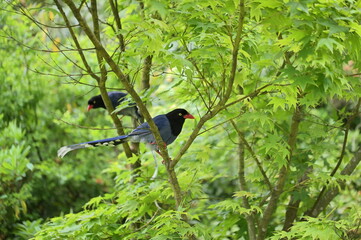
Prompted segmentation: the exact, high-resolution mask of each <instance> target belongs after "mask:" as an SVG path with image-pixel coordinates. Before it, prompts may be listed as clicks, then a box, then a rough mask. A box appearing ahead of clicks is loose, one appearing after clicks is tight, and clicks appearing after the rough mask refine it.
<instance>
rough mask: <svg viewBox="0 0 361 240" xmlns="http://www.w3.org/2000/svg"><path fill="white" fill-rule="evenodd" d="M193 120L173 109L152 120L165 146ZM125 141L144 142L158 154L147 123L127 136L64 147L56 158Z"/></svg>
mask: <svg viewBox="0 0 361 240" xmlns="http://www.w3.org/2000/svg"><path fill="white" fill-rule="evenodd" d="M187 118H188V119H194V117H193V115H191V114H190V113H188V112H187V110H185V109H181V108H178V109H175V110H173V111H171V112H169V113H167V114H161V115H158V116H156V117H154V118H153V121H154V123H155V125H156V126H157V127H158V130H159V133H160V136H161V137H162V140H163V142H164V143H165V144H166V145H169V144H171V143H172V142H174V140H176V138H177V137H178V135H179V134H180V133H181V131H182V128H183V124H184V122H185V120H186V119H187ZM126 141H130V142H144V143H146V144H147V145H148V146H149V147H150V148H151V149H152V150H156V151H157V152H158V153H159V148H158V146H157V145H156V141H155V138H154V135H153V134H152V131H151V130H150V127H149V124H148V123H147V122H144V123H142V124H141V125H139V126H138V127H137V128H136V129H134V130H133V131H132V132H131V133H129V134H128V135H122V136H117V137H113V138H107V139H101V140H96V141H90V142H84V143H78V144H74V145H69V146H64V147H61V148H60V149H59V150H58V156H59V157H61V158H62V157H64V156H65V155H66V154H67V153H68V152H70V151H73V150H75V149H81V148H88V147H99V146H116V145H119V144H122V143H124V142H126Z"/></svg>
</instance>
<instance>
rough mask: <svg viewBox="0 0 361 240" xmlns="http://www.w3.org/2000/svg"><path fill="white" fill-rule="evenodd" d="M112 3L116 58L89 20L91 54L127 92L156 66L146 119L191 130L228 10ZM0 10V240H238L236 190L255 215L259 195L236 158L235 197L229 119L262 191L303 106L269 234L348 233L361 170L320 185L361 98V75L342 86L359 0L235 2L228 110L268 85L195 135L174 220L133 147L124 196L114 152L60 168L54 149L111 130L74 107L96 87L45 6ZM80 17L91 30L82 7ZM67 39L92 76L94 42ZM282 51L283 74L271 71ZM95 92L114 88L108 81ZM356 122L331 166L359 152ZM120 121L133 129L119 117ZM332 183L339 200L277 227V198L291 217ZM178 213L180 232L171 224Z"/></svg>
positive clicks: (72, 159) (94, 153)
mask: <svg viewBox="0 0 361 240" xmlns="http://www.w3.org/2000/svg"><path fill="white" fill-rule="evenodd" d="M140 3H143V4H145V10H144V9H143V10H144V11H143V10H142V11H140V8H139V4H140ZM118 4H119V8H120V9H121V11H120V16H121V17H122V18H123V22H122V23H123V30H122V31H121V34H123V35H124V36H127V37H128V40H129V43H128V46H127V48H128V49H127V51H125V52H121V53H120V52H119V51H117V48H118V45H117V43H116V40H115V39H116V38H117V36H116V33H115V32H114V31H113V29H112V27H111V26H110V25H109V24H108V25H107V24H102V29H101V34H102V38H103V40H104V43H103V44H104V45H105V46H106V47H107V50H108V51H109V52H114V55H113V56H112V57H113V58H114V59H116V60H117V62H118V63H119V65H120V66H122V69H124V71H125V72H126V73H127V74H128V75H129V76H130V80H131V81H132V82H133V83H134V86H135V88H136V89H138V90H139V91H140V89H141V83H140V82H141V79H140V78H141V74H140V72H141V70H142V61H143V59H144V57H146V56H148V55H153V63H152V71H151V73H152V75H151V88H150V91H148V92H144V93H142V96H143V99H144V101H146V103H147V106H148V109H149V110H150V113H151V114H152V116H155V115H157V114H161V113H166V112H168V111H169V110H170V109H173V108H176V107H182V108H186V109H187V110H188V111H189V112H190V113H192V114H193V115H194V116H195V117H196V118H198V119H199V118H200V116H202V115H203V114H204V113H206V112H207V108H206V106H207V103H208V104H211V103H212V99H217V97H218V95H217V94H218V93H217V92H216V91H213V90H212V89H209V88H207V87H205V86H206V84H204V82H202V81H203V80H204V79H203V77H205V78H206V79H209V81H211V82H212V83H213V84H214V85H213V86H215V88H216V89H217V87H219V88H220V87H221V86H222V85H224V82H223V81H222V80H223V79H225V78H227V77H229V73H228V72H227V71H229V69H230V63H231V46H232V44H231V43H230V41H229V39H228V38H227V31H230V32H231V34H232V31H234V30H235V29H234V28H235V26H236V24H237V14H236V13H237V4H236V3H235V1H212V2H210V1H195V2H194V1H186V0H184V1H179V2H178V3H175V2H173V1H165V0H164V1H150V0H149V1H142V2H137V1H118ZM98 5H99V12H100V13H101V14H100V15H101V17H100V18H101V19H102V20H104V21H106V22H112V21H113V20H114V19H113V16H112V14H111V10H110V7H109V6H108V4H107V3H105V2H104V3H103V2H101V1H99V3H98ZM0 6H1V14H0V29H1V32H0V36H1V37H0V57H1V62H0V64H1V65H0V96H1V98H0V99H1V104H0V126H1V128H0V129H1V130H0V134H1V135H0V136H1V138H0V148H1V152H0V239H29V238H31V237H34V236H35V239H103V238H106V239H110V238H114V239H182V238H185V237H189V236H191V235H193V236H197V237H199V238H200V239H248V238H247V236H248V232H247V223H246V220H245V218H244V216H245V215H246V214H247V213H245V212H246V211H247V210H246V209H244V208H243V207H242V205H241V197H242V196H244V194H246V195H247V198H248V199H249V201H250V204H251V207H252V209H253V211H254V212H255V213H256V215H257V216H262V212H263V211H264V206H265V204H266V201H267V196H269V189H268V188H267V184H266V183H265V180H264V179H263V176H262V174H261V173H260V172H259V171H258V168H257V164H256V162H255V161H254V159H253V156H252V154H251V153H250V152H247V151H245V152H246V153H245V163H246V169H245V173H246V180H247V184H248V188H249V190H248V191H249V192H247V193H244V192H242V191H240V188H239V179H238V178H239V176H238V174H239V172H238V162H239V159H238V158H239V142H240V139H239V136H238V135H237V131H235V129H234V128H233V127H232V124H231V123H230V122H229V120H230V119H234V121H235V122H236V125H237V126H238V127H239V129H241V131H242V132H243V133H244V137H245V139H246V140H247V142H248V144H249V145H250V146H251V147H252V149H253V151H254V152H255V153H256V155H257V156H258V157H259V158H260V159H261V161H262V165H263V167H264V169H266V173H267V175H268V176H269V179H270V181H271V182H272V183H274V182H276V181H277V178H278V172H279V169H281V168H282V166H284V165H285V164H286V163H285V162H286V159H287V157H288V156H289V146H288V143H287V140H288V137H289V134H290V127H291V120H292V116H293V112H294V110H295V108H296V106H297V105H302V108H303V109H304V113H303V117H302V121H301V123H300V126H299V131H298V132H299V134H298V135H297V150H295V152H294V155H293V159H292V165H291V166H290V171H289V175H288V178H287V182H286V185H285V191H284V192H283V194H282V195H281V196H280V199H279V202H280V206H281V207H279V208H278V209H277V210H276V212H275V214H274V215H273V218H272V224H270V225H269V226H268V233H269V236H271V235H273V238H274V239H282V238H288V239H293V238H298V239H338V238H343V239H357V237H359V235H358V234H359V226H360V214H361V213H360V209H359V208H358V207H357V206H359V205H360V200H359V197H360V186H361V182H360V170H359V169H356V171H355V173H354V174H353V175H351V176H341V175H340V174H339V173H337V174H336V175H335V176H334V177H330V172H331V171H332V169H333V168H334V166H335V165H336V163H337V161H338V159H339V156H340V152H341V146H342V142H343V140H344V132H345V121H346V120H345V119H347V118H349V116H350V115H351V114H352V111H355V107H356V106H358V105H357V101H358V99H359V98H360V97H361V95H360V94H361V92H360V82H359V81H360V79H359V78H358V77H355V76H350V75H352V74H355V73H357V72H358V69H360V64H361V61H360V52H361V41H360V36H361V27H360V26H361V25H360V19H361V18H360V13H359V12H360V11H359V10H360V1H334V2H332V1H314V0H309V1H305V2H298V1H278V0H272V1H256V0H255V1H247V4H246V8H247V15H246V17H245V22H246V23H245V25H244V29H243V36H242V44H241V49H240V52H239V56H238V58H239V63H238V64H239V66H238V67H239V69H238V71H237V73H236V77H235V83H234V88H233V91H232V95H231V99H230V101H234V100H236V99H239V98H240V97H242V96H244V95H246V94H249V93H252V92H253V91H255V89H257V88H258V87H261V86H263V85H265V84H267V83H272V84H273V85H272V86H270V87H269V88H268V89H267V91H266V92H265V93H264V94H261V95H259V96H258V97H256V98H254V99H251V98H249V99H247V100H246V101H243V102H242V103H241V104H235V105H232V106H230V107H229V108H227V109H226V110H224V111H222V112H220V113H219V114H217V116H216V117H215V118H214V119H211V120H210V121H208V122H207V123H206V124H205V125H204V126H203V128H202V131H201V132H202V134H201V135H199V136H198V137H197V139H196V141H195V142H194V143H193V145H192V146H191V148H190V149H189V150H188V151H187V154H186V155H184V156H183V158H182V160H181V162H180V164H179V165H178V166H177V174H178V175H177V177H178V180H179V182H180V185H181V189H182V192H183V194H184V208H182V209H177V210H173V209H172V207H173V206H174V199H173V192H172V190H171V188H170V186H169V183H168V180H167V174H166V172H165V169H164V167H163V166H162V165H160V169H159V170H160V173H159V176H158V177H157V179H156V180H155V181H151V180H150V177H151V176H152V174H153V171H154V160H153V155H152V153H151V152H148V151H147V150H146V149H145V147H144V146H141V152H142V154H141V159H142V167H141V169H140V174H139V175H140V177H138V178H137V179H136V181H135V182H134V183H133V184H130V183H129V181H130V179H131V171H130V169H129V163H131V162H132V161H133V160H134V159H126V157H125V154H124V152H123V151H122V148H121V147H117V148H97V149H87V150H80V151H77V152H75V153H70V154H69V155H68V156H66V157H65V158H64V159H60V158H58V157H57V150H58V148H59V147H61V146H63V145H69V144H73V143H78V142H84V141H88V140H95V139H102V138H107V137H112V136H114V135H115V134H116V130H115V128H114V125H113V123H112V121H111V119H110V118H109V116H108V115H107V113H106V111H104V110H94V111H93V110H92V111H90V112H86V105H87V100H88V99H89V98H90V97H91V96H94V95H98V94H99V91H98V89H97V86H96V81H95V80H93V79H92V78H91V77H90V76H89V75H88V74H85V73H84V72H82V71H79V69H78V68H77V67H76V66H75V63H78V62H79V61H80V57H79V55H78V54H77V52H75V51H69V52H66V54H63V53H61V52H59V51H58V50H59V48H58V47H59V46H61V47H64V46H67V47H69V46H72V43H71V41H70V40H69V38H70V36H69V33H68V31H67V29H65V28H50V27H47V25H56V24H58V23H62V21H63V20H62V18H61V16H60V13H59V12H58V10H57V9H56V7H55V6H54V4H53V3H52V2H51V1H25V0H23V1H6V2H4V3H1V5H0ZM66 11H67V14H70V12H69V10H66ZM25 13H26V14H25ZM83 14H84V16H85V17H86V18H87V20H89V22H90V21H91V18H90V14H89V13H87V12H86V8H84V9H83ZM29 16H32V17H33V19H31V18H29ZM225 16H226V17H225ZM71 19H72V20H73V21H74V22H73V24H75V23H76V21H75V20H74V19H73V18H71ZM34 20H36V21H35V22H34ZM75 31H76V34H77V36H78V40H79V42H80V43H81V46H82V48H84V49H86V48H88V49H90V51H87V52H86V57H87V60H88V62H89V64H90V66H91V67H92V68H93V69H98V68H99V66H98V65H97V62H96V56H95V53H94V51H91V49H92V48H93V46H92V44H91V42H90V41H89V40H88V38H87V37H86V36H85V35H84V33H83V32H82V30H81V29H79V28H75ZM54 42H56V43H58V44H59V45H55V44H54ZM291 52H292V54H293V55H292V56H288V61H291V62H292V63H287V64H285V65H283V62H284V61H285V58H287V57H285V56H286V55H287V54H289V53H291ZM192 62H197V66H198V67H199V69H200V70H199V69H196V67H195V65H194V64H192ZM280 66H282V67H280ZM201 73H202V74H203V75H202V74H201ZM107 87H108V89H109V90H110V89H111V90H114V89H119V90H121V89H122V86H121V85H120V83H119V81H118V79H116V76H115V75H114V74H113V73H112V72H109V74H108V80H107ZM301 92H302V93H305V94H304V96H303V97H302V98H300V97H299V95H300V93H301ZM204 99H206V100H204ZM208 100H209V102H207V101H208ZM208 106H209V105H208ZM359 119H360V118H359V116H358V115H357V117H356V118H354V119H353V121H352V123H350V125H351V127H350V132H349V138H348V139H347V148H346V152H345V156H344V159H345V160H344V161H343V163H342V165H341V169H342V167H344V166H345V165H346V163H347V162H348V161H349V160H350V159H351V158H352V157H353V156H354V153H355V152H356V151H358V149H359V147H358V146H359V143H360V136H359V127H360V125H359ZM122 120H123V123H124V125H125V127H126V131H127V132H128V131H130V130H131V128H132V124H131V121H130V119H128V118H126V117H124V118H123V119H122ZM195 124H196V122H191V121H186V123H185V126H184V129H183V132H182V134H181V135H180V136H179V138H178V139H177V141H176V143H174V144H172V145H171V146H170V147H169V148H168V149H169V152H170V156H172V155H173V154H176V153H178V151H179V150H180V148H181V147H182V146H183V144H184V143H185V141H186V140H187V138H188V136H189V133H190V132H191V130H192V129H193V128H194V127H195ZM203 131H204V132H203ZM310 168H313V171H311V172H310V174H309V175H308V177H309V179H308V180H307V181H306V187H304V188H301V189H299V188H298V187H297V183H298V180H299V179H300V178H301V177H302V176H303V175H304V174H305V172H307V171H310ZM340 179H341V180H345V181H346V182H347V186H346V188H345V189H344V190H343V192H342V194H341V196H340V197H338V198H336V199H335V200H334V201H333V202H332V203H331V204H330V206H328V208H327V210H325V211H324V212H323V213H322V214H321V215H320V216H319V218H308V219H307V221H299V222H297V223H296V224H295V225H294V227H293V228H292V229H291V231H289V232H284V231H281V230H282V225H283V221H284V218H285V217H284V212H285V206H286V205H287V204H288V200H289V198H290V196H292V197H294V198H295V199H297V200H301V202H302V203H301V206H300V208H299V211H298V215H299V217H300V216H302V213H304V212H305V211H306V210H307V209H309V208H310V206H312V204H313V202H314V201H315V198H316V197H317V194H318V193H319V192H320V191H321V189H322V187H323V186H324V185H327V186H328V187H332V186H340V183H339V180H340ZM265 199H266V200H265ZM184 213H186V214H187V215H188V217H189V219H190V221H189V222H184V221H182V217H181V216H182V214H184ZM325 234H326V235H325ZM325 236H327V237H328V238H325Z"/></svg>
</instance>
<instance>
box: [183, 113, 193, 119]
mask: <svg viewBox="0 0 361 240" xmlns="http://www.w3.org/2000/svg"><path fill="white" fill-rule="evenodd" d="M183 117H184V118H189V119H194V117H193V115H192V114H187V115H184V116H183Z"/></svg>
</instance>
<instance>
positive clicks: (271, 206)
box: [257, 104, 302, 240]
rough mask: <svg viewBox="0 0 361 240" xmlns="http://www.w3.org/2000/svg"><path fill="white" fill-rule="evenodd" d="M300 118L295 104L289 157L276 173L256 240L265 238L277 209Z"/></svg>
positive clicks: (298, 106)
mask: <svg viewBox="0 0 361 240" xmlns="http://www.w3.org/2000/svg"><path fill="white" fill-rule="evenodd" d="M301 118H302V109H301V106H300V105H299V104H297V106H296V109H295V112H294V114H293V117H292V123H291V131H290V135H289V138H288V146H289V156H288V158H287V163H286V165H285V166H282V168H281V169H280V171H279V173H278V180H277V183H276V185H275V186H274V188H273V190H272V192H271V198H270V200H269V202H268V205H267V207H266V209H265V211H264V212H263V218H262V219H261V221H260V225H259V227H258V236H257V240H263V239H265V237H266V234H267V229H268V225H269V223H270V221H271V217H272V215H273V213H274V212H275V210H276V208H277V203H278V198H279V196H280V195H281V193H282V192H283V188H284V185H285V182H286V178H287V175H288V170H289V166H290V163H291V160H292V157H293V152H294V150H295V147H296V139H297V134H298V127H299V124H300V122H301Z"/></svg>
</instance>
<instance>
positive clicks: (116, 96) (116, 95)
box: [108, 92, 127, 108]
mask: <svg viewBox="0 0 361 240" xmlns="http://www.w3.org/2000/svg"><path fill="white" fill-rule="evenodd" d="M126 95H127V94H126V93H122V92H108V96H109V98H110V101H111V102H112V105H113V107H114V108H117V106H118V105H119V103H121V102H123V101H124V97H125V96H126Z"/></svg>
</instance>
